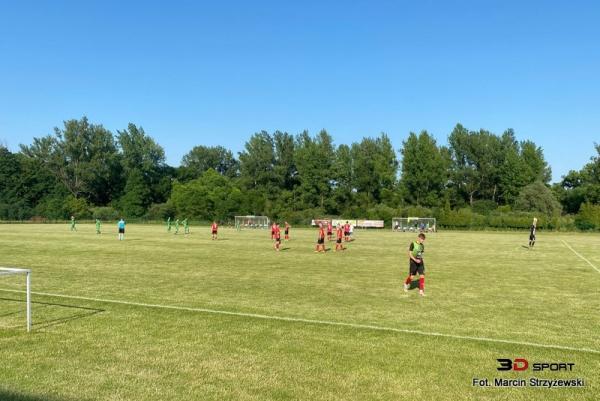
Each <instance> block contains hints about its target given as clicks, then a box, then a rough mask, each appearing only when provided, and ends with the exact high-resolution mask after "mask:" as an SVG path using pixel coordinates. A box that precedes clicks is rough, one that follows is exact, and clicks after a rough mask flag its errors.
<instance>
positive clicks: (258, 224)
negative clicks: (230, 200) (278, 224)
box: [235, 216, 271, 229]
mask: <svg viewBox="0 0 600 401" xmlns="http://www.w3.org/2000/svg"><path fill="white" fill-rule="evenodd" d="M250 220H251V221H252V224H249V223H248V222H249V221H250ZM270 225H271V219H269V218H268V217H267V216H235V227H236V228H240V229H242V228H269V226H270Z"/></svg>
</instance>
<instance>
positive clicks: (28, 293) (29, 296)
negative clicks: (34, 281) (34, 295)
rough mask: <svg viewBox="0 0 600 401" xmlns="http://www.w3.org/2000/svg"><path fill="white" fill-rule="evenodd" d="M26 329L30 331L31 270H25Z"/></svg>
mask: <svg viewBox="0 0 600 401" xmlns="http://www.w3.org/2000/svg"><path fill="white" fill-rule="evenodd" d="M27 331H28V332H29V331H31V271H28V272H27Z"/></svg>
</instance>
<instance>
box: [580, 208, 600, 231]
mask: <svg viewBox="0 0 600 401" xmlns="http://www.w3.org/2000/svg"><path fill="white" fill-rule="evenodd" d="M575 226H577V228H579V229H580V230H596V229H600V205H592V204H591V203H584V204H582V205H581V207H580V208H579V213H577V215H576V216H575Z"/></svg>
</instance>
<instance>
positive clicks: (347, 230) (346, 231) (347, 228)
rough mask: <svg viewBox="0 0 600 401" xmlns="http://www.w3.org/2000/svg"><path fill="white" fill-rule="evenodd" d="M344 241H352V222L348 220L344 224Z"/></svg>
mask: <svg viewBox="0 0 600 401" xmlns="http://www.w3.org/2000/svg"><path fill="white" fill-rule="evenodd" d="M344 241H346V242H348V241H350V224H348V222H347V221H346V224H344Z"/></svg>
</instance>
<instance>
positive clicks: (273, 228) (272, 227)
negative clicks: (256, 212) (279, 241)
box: [271, 223, 277, 241]
mask: <svg viewBox="0 0 600 401" xmlns="http://www.w3.org/2000/svg"><path fill="white" fill-rule="evenodd" d="M276 228H277V224H276V223H273V224H271V239H272V240H273V241H274V240H275V229H276Z"/></svg>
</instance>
